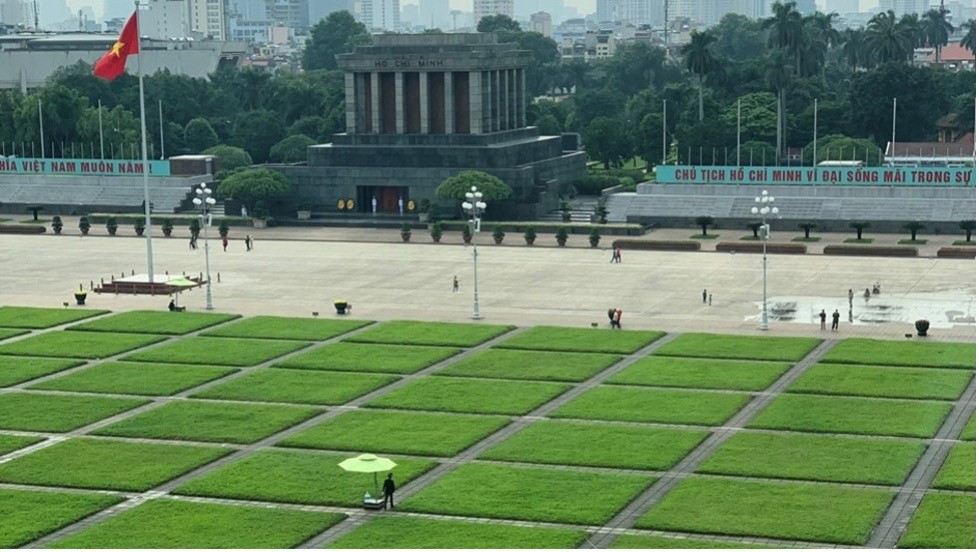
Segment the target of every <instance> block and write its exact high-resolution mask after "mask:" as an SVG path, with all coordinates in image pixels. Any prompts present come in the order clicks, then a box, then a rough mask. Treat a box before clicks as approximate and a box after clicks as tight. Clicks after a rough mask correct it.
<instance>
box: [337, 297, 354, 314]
mask: <svg viewBox="0 0 979 552" xmlns="http://www.w3.org/2000/svg"><path fill="white" fill-rule="evenodd" d="M349 307H350V303H348V302H347V300H346V299H337V300H336V301H334V302H333V308H335V309H337V314H347V309H348V308H349Z"/></svg>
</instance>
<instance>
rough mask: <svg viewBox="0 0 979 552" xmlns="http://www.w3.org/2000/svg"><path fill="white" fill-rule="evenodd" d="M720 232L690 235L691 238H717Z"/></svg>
mask: <svg viewBox="0 0 979 552" xmlns="http://www.w3.org/2000/svg"><path fill="white" fill-rule="evenodd" d="M720 236H721V235H720V234H692V235H691V236H690V239H691V240H716V239H717V238H719V237H720Z"/></svg>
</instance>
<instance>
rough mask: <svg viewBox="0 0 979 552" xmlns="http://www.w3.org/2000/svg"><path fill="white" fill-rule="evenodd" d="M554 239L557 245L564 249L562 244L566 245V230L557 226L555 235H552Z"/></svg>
mask: <svg viewBox="0 0 979 552" xmlns="http://www.w3.org/2000/svg"><path fill="white" fill-rule="evenodd" d="M554 239H556V240H557V244H558V245H559V246H561V247H564V244H566V243H568V229H567V228H566V227H564V226H559V227H558V229H557V233H555V234H554Z"/></svg>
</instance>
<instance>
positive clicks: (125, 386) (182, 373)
mask: <svg viewBox="0 0 979 552" xmlns="http://www.w3.org/2000/svg"><path fill="white" fill-rule="evenodd" d="M232 372H235V369H233V368H217V367H211V366H192V365H185V364H149V363H146V362H106V363H103V364H98V365H96V366H93V367H91V368H86V369H84V370H80V371H78V372H74V373H71V374H68V375H67V376H62V377H60V378H55V379H50V380H47V381H44V382H41V383H37V384H34V385H32V386H30V388H31V389H54V390H57V391H80V392H89V393H121V394H127V395H173V394H174V393H179V392H181V391H183V390H185V389H190V388H191V387H196V386H198V385H201V384H202V383H206V382H209V381H211V380H215V379H218V378H220V377H224V376H226V375H228V374H230V373H232Z"/></svg>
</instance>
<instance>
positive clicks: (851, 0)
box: [825, 0, 860, 15]
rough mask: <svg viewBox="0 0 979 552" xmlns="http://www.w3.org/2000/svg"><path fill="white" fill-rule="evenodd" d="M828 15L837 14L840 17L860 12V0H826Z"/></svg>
mask: <svg viewBox="0 0 979 552" xmlns="http://www.w3.org/2000/svg"><path fill="white" fill-rule="evenodd" d="M825 4H826V13H832V12H836V13H838V14H840V15H843V14H847V13H857V12H859V11H860V0H826V1H825Z"/></svg>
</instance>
